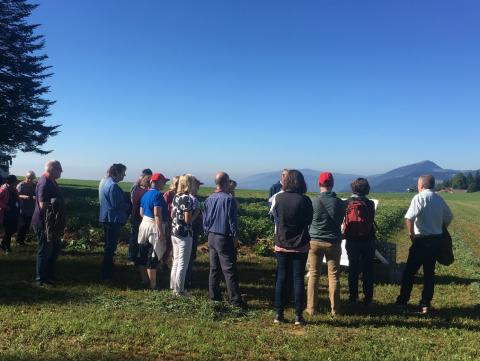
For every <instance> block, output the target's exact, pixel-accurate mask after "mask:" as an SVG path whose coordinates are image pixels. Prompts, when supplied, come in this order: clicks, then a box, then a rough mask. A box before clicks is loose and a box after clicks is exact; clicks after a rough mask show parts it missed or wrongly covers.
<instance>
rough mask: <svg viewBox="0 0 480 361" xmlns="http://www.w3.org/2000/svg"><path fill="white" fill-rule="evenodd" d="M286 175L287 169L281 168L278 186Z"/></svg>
mask: <svg viewBox="0 0 480 361" xmlns="http://www.w3.org/2000/svg"><path fill="white" fill-rule="evenodd" d="M287 174H288V169H287V168H283V169H282V174H280V184H283V182H284V181H285V177H286V176H287Z"/></svg>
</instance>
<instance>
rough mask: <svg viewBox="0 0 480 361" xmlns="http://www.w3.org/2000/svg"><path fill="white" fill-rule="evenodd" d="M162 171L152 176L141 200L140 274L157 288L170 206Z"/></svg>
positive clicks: (165, 179) (145, 282)
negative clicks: (166, 196)
mask: <svg viewBox="0 0 480 361" xmlns="http://www.w3.org/2000/svg"><path fill="white" fill-rule="evenodd" d="M168 180H169V179H168V178H165V176H164V175H163V174H161V173H154V174H153V175H152V176H151V178H150V189H149V190H148V191H147V192H146V193H145V194H144V195H143V197H142V199H141V201H140V214H141V216H142V223H140V228H139V229H138V244H139V254H140V259H139V264H140V276H141V279H142V282H143V283H144V284H148V285H149V287H150V289H152V290H155V289H157V267H158V263H159V260H160V259H161V258H162V256H163V253H164V252H165V248H166V245H165V233H166V220H167V218H168V216H167V213H168V208H167V204H166V203H165V199H164V198H163V193H162V192H161V190H162V189H163V187H164V186H165V183H166V182H167V181H168Z"/></svg>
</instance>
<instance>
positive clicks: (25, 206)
mask: <svg viewBox="0 0 480 361" xmlns="http://www.w3.org/2000/svg"><path fill="white" fill-rule="evenodd" d="M36 186H37V184H36V183H35V172H34V171H33V170H29V171H28V172H27V174H26V175H25V179H24V180H23V182H21V183H19V184H18V186H17V191H18V198H19V199H18V203H19V208H20V218H19V220H18V223H19V225H18V234H17V245H18V246H23V245H25V238H26V237H27V233H28V230H29V229H30V224H31V223H32V215H33V211H34V210H35V187H36Z"/></svg>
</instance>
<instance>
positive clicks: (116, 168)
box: [107, 163, 127, 177]
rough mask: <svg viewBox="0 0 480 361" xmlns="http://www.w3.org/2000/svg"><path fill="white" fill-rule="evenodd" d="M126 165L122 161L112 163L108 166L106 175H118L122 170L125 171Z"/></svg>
mask: <svg viewBox="0 0 480 361" xmlns="http://www.w3.org/2000/svg"><path fill="white" fill-rule="evenodd" d="M126 170H127V167H126V166H125V165H123V164H122V163H114V164H112V165H111V166H110V168H108V172H107V174H108V176H109V177H118V176H119V175H120V174H121V173H122V172H125V171H126Z"/></svg>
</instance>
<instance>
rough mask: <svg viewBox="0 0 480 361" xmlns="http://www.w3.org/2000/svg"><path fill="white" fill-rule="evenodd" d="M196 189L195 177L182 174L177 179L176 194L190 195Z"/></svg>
mask: <svg viewBox="0 0 480 361" xmlns="http://www.w3.org/2000/svg"><path fill="white" fill-rule="evenodd" d="M195 187H196V182H195V177H194V176H193V175H191V174H184V175H182V176H180V178H179V179H178V187H177V193H176V194H190V192H191V191H192V190H194V189H195Z"/></svg>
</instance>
